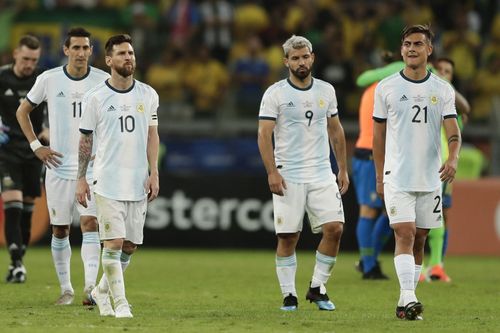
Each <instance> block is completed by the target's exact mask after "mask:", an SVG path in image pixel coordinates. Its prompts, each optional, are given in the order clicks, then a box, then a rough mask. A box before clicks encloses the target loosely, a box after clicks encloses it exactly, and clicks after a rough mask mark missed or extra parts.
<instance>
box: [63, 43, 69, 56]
mask: <svg viewBox="0 0 500 333" xmlns="http://www.w3.org/2000/svg"><path fill="white" fill-rule="evenodd" d="M63 52H64V55H65V56H69V48H68V47H67V46H66V45H63Z"/></svg>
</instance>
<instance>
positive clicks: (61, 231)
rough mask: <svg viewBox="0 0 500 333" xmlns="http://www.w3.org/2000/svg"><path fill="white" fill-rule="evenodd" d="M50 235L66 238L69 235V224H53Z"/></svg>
mask: <svg viewBox="0 0 500 333" xmlns="http://www.w3.org/2000/svg"><path fill="white" fill-rule="evenodd" d="M52 235H54V237H56V238H66V237H68V236H69V225H53V226H52Z"/></svg>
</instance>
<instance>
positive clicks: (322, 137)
mask: <svg viewBox="0 0 500 333" xmlns="http://www.w3.org/2000/svg"><path fill="white" fill-rule="evenodd" d="M336 116H338V111H337V98H336V96H335V89H334V88H333V86H332V85H331V84H329V83H327V82H325V81H322V80H318V79H313V80H312V83H311V85H310V86H309V87H308V88H305V89H301V88H298V87H296V86H294V85H293V83H292V82H291V81H290V80H289V79H285V80H281V81H278V82H276V83H275V84H273V85H272V86H270V87H269V88H268V89H267V90H266V92H265V93H264V96H263V97H262V102H261V104H260V111H259V119H269V120H275V121H276V126H275V128H274V157H275V162H276V166H277V167H278V169H279V171H280V174H281V175H282V177H283V178H284V179H285V180H287V181H290V182H293V183H300V184H302V183H318V182H324V181H330V180H331V181H335V175H334V174H333V172H332V167H331V164H330V143H329V139H328V130H327V120H328V117H336Z"/></svg>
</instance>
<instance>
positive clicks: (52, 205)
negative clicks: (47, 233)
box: [17, 28, 109, 305]
mask: <svg viewBox="0 0 500 333" xmlns="http://www.w3.org/2000/svg"><path fill="white" fill-rule="evenodd" d="M63 51H64V54H65V55H66V56H67V57H68V63H67V64H66V65H64V66H60V67H56V68H53V69H50V70H47V71H45V72H44V73H42V74H41V75H40V76H38V78H37V80H36V82H35V84H34V86H33V88H32V89H31V90H30V91H29V92H28V95H27V96H26V99H25V100H24V101H23V102H22V103H21V105H20V106H19V108H18V110H17V119H18V121H19V124H20V126H21V128H22V130H23V133H24V135H25V136H26V138H27V139H28V141H29V142H30V146H31V149H32V150H33V151H34V153H35V155H36V156H37V157H38V158H39V159H40V160H42V162H43V163H44V164H45V166H46V167H47V168H48V170H47V174H46V179H45V188H46V191H47V206H48V208H49V214H50V223H51V225H52V244H51V249H52V257H53V260H54V265H55V269H56V273H57V277H58V279H59V284H60V286H61V295H60V297H59V298H58V299H57V301H56V304H57V305H68V304H71V303H72V302H73V299H74V290H73V286H72V284H71V277H70V260H71V246H70V242H69V232H70V225H71V222H72V219H73V211H74V209H75V207H76V209H77V210H78V213H79V214H80V226H81V230H82V248H81V256H82V260H83V265H84V273H85V274H84V275H85V287H84V296H83V304H84V305H91V304H92V300H91V297H90V291H91V290H92V289H93V287H94V286H95V284H96V280H97V273H98V271H99V254H100V249H101V248H100V242H99V234H98V232H97V221H96V208H95V205H92V206H89V207H87V208H85V207H83V206H81V205H79V204H78V203H77V202H76V200H75V198H74V196H75V194H74V193H75V188H76V173H77V168H78V138H79V136H78V126H79V123H80V117H81V112H82V110H81V105H82V97H83V95H84V93H85V92H87V91H88V90H89V89H90V88H92V87H94V86H96V85H97V84H99V83H100V82H103V81H104V80H105V79H107V78H108V77H109V74H108V73H106V72H104V71H101V70H100V69H97V68H94V67H90V66H89V64H88V63H89V58H90V56H91V55H92V45H91V43H90V33H89V32H88V31H86V30H85V29H83V28H73V29H71V30H69V32H68V35H67V39H66V41H65V42H64V46H63ZM44 101H45V102H47V107H48V113H49V127H50V146H43V145H42V144H41V143H40V142H39V141H38V140H37V138H36V136H35V133H34V132H33V127H32V124H31V121H30V118H29V113H30V112H31V111H32V110H33V108H34V107H35V106H37V105H39V104H40V103H42V102H44ZM87 176H88V177H92V174H91V172H89V174H87Z"/></svg>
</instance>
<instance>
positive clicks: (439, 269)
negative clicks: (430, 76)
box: [420, 57, 471, 282]
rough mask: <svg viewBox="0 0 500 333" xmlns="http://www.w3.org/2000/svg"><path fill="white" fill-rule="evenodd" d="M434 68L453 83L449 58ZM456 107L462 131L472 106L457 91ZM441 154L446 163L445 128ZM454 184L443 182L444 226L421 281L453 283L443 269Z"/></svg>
mask: <svg viewBox="0 0 500 333" xmlns="http://www.w3.org/2000/svg"><path fill="white" fill-rule="evenodd" d="M434 68H435V69H436V72H437V74H438V75H439V76H440V77H441V78H443V79H445V80H446V81H448V82H449V83H450V84H451V83H452V81H453V73H454V70H455V63H454V62H453V60H451V59H449V58H444V57H442V58H438V59H437V60H436V61H435V62H434ZM455 105H456V108H457V113H458V125H459V127H460V129H462V128H463V125H464V124H465V123H467V119H469V115H470V110H471V108H470V105H469V102H468V101H467V100H466V99H465V97H464V96H463V95H462V94H460V93H459V92H458V91H455ZM441 153H442V159H443V161H445V160H446V159H447V158H448V143H447V140H446V133H445V131H444V128H442V129H441ZM452 187H453V184H452V183H447V182H443V184H442V205H443V222H444V223H443V225H442V226H441V227H440V228H435V229H432V230H431V231H430V232H429V236H428V244H429V249H430V254H429V257H430V258H429V268H428V269H427V270H426V271H425V272H423V273H422V274H421V275H420V281H423V280H427V281H431V280H432V281H443V282H451V279H450V277H449V276H448V274H446V272H445V270H444V267H443V260H444V255H445V253H446V248H447V245H448V226H449V225H450V224H449V221H448V212H449V210H450V208H451V205H452V198H451V193H452Z"/></svg>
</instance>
